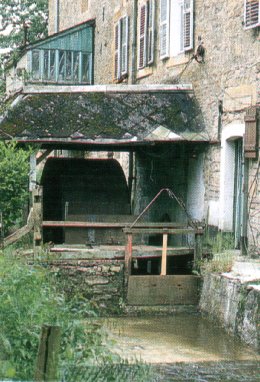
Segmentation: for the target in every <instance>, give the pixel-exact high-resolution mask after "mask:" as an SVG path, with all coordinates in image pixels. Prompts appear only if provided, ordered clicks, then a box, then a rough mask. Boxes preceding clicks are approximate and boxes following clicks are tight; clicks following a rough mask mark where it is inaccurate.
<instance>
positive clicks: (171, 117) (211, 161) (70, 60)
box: [2, 0, 260, 254]
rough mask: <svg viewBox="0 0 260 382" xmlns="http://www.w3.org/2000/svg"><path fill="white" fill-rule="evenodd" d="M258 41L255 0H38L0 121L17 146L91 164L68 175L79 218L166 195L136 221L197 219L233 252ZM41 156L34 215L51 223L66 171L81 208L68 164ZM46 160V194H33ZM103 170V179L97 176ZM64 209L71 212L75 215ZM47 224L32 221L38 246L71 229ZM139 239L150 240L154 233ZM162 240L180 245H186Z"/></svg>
mask: <svg viewBox="0 0 260 382" xmlns="http://www.w3.org/2000/svg"><path fill="white" fill-rule="evenodd" d="M259 44H260V2H259V0H231V1H228V2H227V1H224V0H211V1H210V2H207V4H205V2H203V1H202V0H196V1H195V0H158V1H157V0H133V1H128V0H110V1H107V0H102V1H99V2H97V1H94V0H74V1H73V2H71V1H69V0H50V1H49V37H48V38H47V39H45V40H43V41H39V42H37V43H35V44H33V45H32V46H30V47H29V48H28V51H27V52H26V54H25V55H24V56H23V57H22V58H21V60H20V62H19V63H18V64H17V66H16V68H13V69H12V70H10V75H9V79H8V81H7V92H8V94H9V95H12V96H13V94H14V93H15V92H18V91H19V92H20V95H19V97H20V98H21V99H20V102H19V103H17V105H16V106H14V108H13V109H12V110H11V112H10V113H9V116H8V117H7V118H6V119H5V120H4V121H3V123H2V125H3V128H2V129H3V130H4V131H5V129H6V131H7V132H8V134H10V135H13V136H15V137H16V138H17V139H18V140H19V141H23V142H38V143H41V145H42V148H44V149H48V150H50V151H52V150H56V151H55V152H56V153H57V151H58V152H60V151H61V150H63V153H64V152H65V151H66V153H74V154H75V152H78V153H81V154H82V153H83V154H82V155H83V156H85V158H88V161H91V159H92V160H96V161H97V162H96V164H97V166H100V173H99V175H98V176H97V175H95V171H96V169H95V166H94V169H93V168H92V169H91V168H90V167H91V166H92V164H93V162H89V163H88V164H87V165H86V166H87V167H86V168H85V170H82V171H83V172H84V171H86V174H90V173H91V174H92V175H91V176H90V175H88V176H90V177H91V182H92V183H93V182H94V183H95V184H96V186H95V187H92V190H91V192H92V193H93V199H92V202H90V203H89V204H90V205H91V206H90V207H89V208H90V209H89V210H88V207H87V206H86V205H85V207H84V208H83V210H84V214H85V213H86V211H87V213H88V214H92V215H95V216H96V215H98V214H99V215H102V214H103V215H108V214H111V215H114V216H118V215H122V214H123V215H132V216H138V215H139V214H140V213H141V212H142V211H143V209H144V208H146V207H147V206H148V205H149V203H150V201H151V200H152V199H153V198H154V196H155V195H157V193H159V192H160V190H162V189H170V190H171V191H172V195H174V196H173V198H174V200H170V199H171V198H169V197H168V196H167V195H164V196H162V197H161V198H158V200H157V201H156V203H154V206H153V207H152V208H151V209H149V210H148V212H147V214H146V215H145V219H146V220H147V221H150V222H155V221H157V222H178V223H181V224H187V223H189V221H195V220H196V221H199V222H203V225H204V226H205V229H206V232H207V233H208V234H210V235H211V234H212V233H214V232H215V234H216V233H217V232H218V231H220V232H224V233H225V232H228V233H231V236H232V240H233V245H234V247H235V248H239V249H241V251H243V253H246V254H249V253H250V254H259V244H260V232H259V227H260V190H259V187H260V186H259V117H258V114H259V113H258V112H259V102H260V92H259V89H260V62H259V57H260V47H259ZM84 153H85V154H84ZM74 154H73V155H74ZM81 154H80V155H81ZM74 156H75V155H74ZM98 158H99V160H101V159H100V158H103V160H104V161H105V160H106V159H107V158H109V160H110V163H112V162H113V161H114V162H113V163H114V164H113V165H111V166H110V165H109V166H108V167H107V164H106V163H105V162H104V163H103V165H101V164H100V162H98ZM104 158H106V159H104ZM111 158H114V159H111ZM74 159H75V160H76V158H74ZM51 160H52V162H53V163H52V164H51V163H50V162H49V165H48V166H47V165H46V167H45V169H44V172H43V180H42V182H43V185H45V191H44V195H45V200H46V201H48V203H47V206H46V205H45V206H44V207H43V213H44V214H45V217H44V220H48V221H55V220H62V221H63V220H66V218H67V217H68V208H69V207H68V206H69V205H72V200H70V196H71V195H72V192H73V190H72V188H70V187H68V183H69V181H68V179H70V181H71V182H73V184H74V185H75V188H77V189H81V190H82V191H81V192H79V195H78V201H80V200H82V203H83V204H84V202H83V195H85V194H84V193H85V192H86V188H84V187H85V186H82V185H80V184H81V183H82V182H81V180H82V179H81V178H80V173H79V174H78V176H76V175H75V174H76V171H74V170H73V163H72V162H71V163H69V160H67V164H66V166H67V168H68V170H67V172H66V171H65V170H64V168H65V167H66V166H65V167H64V166H63V165H60V164H59V163H58V162H59V159H55V158H54V159H51ZM60 160H61V159H60ZM77 160H78V162H77V166H79V167H80V166H81V164H80V161H81V160H82V159H77ZM55 161H56V163H55ZM71 161H72V159H71ZM47 163H48V162H47ZM74 163H76V162H74ZM118 163H120V164H121V165H122V168H118ZM56 165H57V166H58V167H57V168H60V170H59V182H58V183H59V185H60V186H59V187H60V188H59V189H58V186H57V187H56V189H55V190H53V189H51V191H46V190H48V189H50V188H51V186H50V184H51V182H52V181H53V179H52V172H53V171H54V170H53V168H56V167H55V166H56ZM59 166H61V167H59ZM88 166H90V167H88ZM113 166H114V167H113ZM48 167H49V171H50V172H48V170H47V169H48ZM122 169H123V173H124V174H125V180H123V181H120V182H121V183H120V186H118V188H117V189H112V188H111V189H110V196H108V195H107V196H106V199H102V196H100V199H97V200H99V202H100V203H98V204H99V206H100V205H102V203H103V206H104V208H103V210H102V211H100V210H99V209H98V208H96V209H95V208H93V200H94V197H95V196H96V195H97V194H98V192H100V188H101V189H102V187H103V186H101V184H102V182H103V184H104V187H103V189H104V190H105V189H106V188H108V186H109V184H110V180H109V179H112V178H113V176H115V179H118V182H119V179H123V177H122V173H121V171H122ZM62 171H64V172H62ZM104 172H105V173H106V174H111V176H112V178H111V177H110V176H108V177H107V180H106V181H105V180H104V179H102V175H100V174H103V173H104ZM54 173H55V171H54ZM116 174H118V175H116ZM53 176H54V175H53ZM86 176H87V175H86ZM55 177H56V178H55V179H57V173H56V175H55ZM66 177H67V181H66V180H64V179H65V178H66ZM48 179H52V181H51V180H48ZM93 179H94V180H93ZM44 182H46V183H44ZM115 182H117V181H116V180H115ZM83 183H84V182H83ZM62 184H63V186H62ZM118 184H119V183H118ZM99 186H100V187H99ZM48 187H49V188H48ZM48 192H50V193H49V194H48ZM104 192H105V191H104ZM53 193H55V195H56V196H55V197H56V203H55V206H56V208H58V209H59V208H60V209H59V212H57V213H55V208H53V207H52V206H51V200H53V199H52V195H53ZM123 194H125V195H127V196H125V200H126V202H125V203H124V202H123V199H124V197H123ZM115 195H117V196H118V197H119V195H120V196H122V200H121V199H120V198H119V199H120V200H121V201H122V203H123V204H122V205H123V207H122V209H121V210H120V209H119V210H118V208H119V206H118V205H117V201H116V199H115V200H114V201H113V202H111V203H112V205H114V211H112V212H111V211H110V212H109V207H108V205H109V203H108V200H112V199H113V196H115ZM110 197H111V198H112V199H110ZM72 199H73V197H72ZM113 203H114V204H113ZM76 204H77V203H76ZM76 204H75V206H74V207H73V208H74V209H73V211H72V212H73V213H72V215H74V219H78V220H81V219H82V216H79V215H80V213H79V212H80V211H81V210H82V204H81V207H79V206H78V205H76ZM96 204H97V203H96ZM119 204H120V203H119ZM59 205H60V207H58V206H59ZM48 206H49V207H48ZM50 206H51V207H50ZM66 206H67V207H66ZM110 207H111V204H110ZM89 211H92V212H89ZM71 219H72V217H71ZM115 219H118V217H117V218H115ZM125 220H126V219H125ZM132 221H133V219H132ZM55 229H56V231H55ZM55 229H54V228H53V227H45V228H44V232H45V233H44V235H45V238H46V239H45V240H46V241H48V240H52V241H53V240H54V239H55V237H59V239H58V242H62V241H64V237H66V238H67V239H66V240H72V242H75V241H76V242H77V240H81V239H79V238H80V237H81V235H83V237H84V233H82V231H78V237H77V238H75V237H74V238H72V237H73V233H71V232H72V231H73V229H72V228H69V229H67V231H66V229H65V231H66V232H65V233H64V231H63V228H62V229H61V227H59V228H58V230H57V228H55ZM71 230H72V231H71ZM64 235H65V236H64ZM91 235H92V236H91ZM116 235H117V234H115V233H113V234H111V235H110V239H111V237H113V238H114V236H116ZM91 237H92V239H93V232H92V231H91V230H90V231H89V232H88V239H89V238H91ZM71 238H72V239H71ZM113 238H112V239H111V240H114V239H113ZM82 240H83V241H84V240H86V237H84V239H82ZM120 240H121V239H120ZM120 240H119V241H120ZM144 240H146V241H147V240H148V242H151V243H152V242H153V241H154V242H155V243H160V240H159V241H158V238H157V237H156V235H154V236H153V235H150V237H148V238H145V239H144ZM170 243H171V244H173V245H184V246H186V247H187V246H189V245H191V243H192V239H191V238H190V236H189V235H187V236H186V237H185V238H183V237H179V236H178V238H176V239H171V240H170Z"/></svg>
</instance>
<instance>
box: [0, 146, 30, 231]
mask: <svg viewBox="0 0 260 382" xmlns="http://www.w3.org/2000/svg"><path fill="white" fill-rule="evenodd" d="M29 155H30V151H25V150H22V149H18V148H17V144H16V142H14V141H11V142H8V143H5V142H0V211H1V212H2V214H3V222H4V229H5V233H7V232H8V231H9V230H10V228H11V227H12V226H13V225H20V224H21V222H22V216H23V211H24V207H25V206H26V202H27V200H28V176H29V160H28V159H29Z"/></svg>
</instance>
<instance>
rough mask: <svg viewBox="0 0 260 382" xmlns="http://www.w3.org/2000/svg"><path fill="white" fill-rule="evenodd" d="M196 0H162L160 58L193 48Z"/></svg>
mask: <svg viewBox="0 0 260 382" xmlns="http://www.w3.org/2000/svg"><path fill="white" fill-rule="evenodd" d="M193 2H194V0H160V58H161V59H163V58H167V57H169V56H176V55H177V54H179V53H181V52H184V51H188V50H190V49H193V17H194V16H193Z"/></svg>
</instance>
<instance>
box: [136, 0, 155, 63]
mask: <svg viewBox="0 0 260 382" xmlns="http://www.w3.org/2000/svg"><path fill="white" fill-rule="evenodd" d="M154 15H155V6H154V0H148V1H146V3H145V4H144V5H143V6H142V7H141V10H140V24H139V59H138V67H139V69H142V68H144V67H145V66H147V65H150V64H152V63H153V60H154Z"/></svg>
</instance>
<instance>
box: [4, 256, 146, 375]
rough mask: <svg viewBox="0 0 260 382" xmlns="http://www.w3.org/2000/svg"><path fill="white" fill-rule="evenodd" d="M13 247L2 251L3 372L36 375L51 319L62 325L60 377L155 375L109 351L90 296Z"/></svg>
mask: <svg viewBox="0 0 260 382" xmlns="http://www.w3.org/2000/svg"><path fill="white" fill-rule="evenodd" d="M11 253H12V251H11V250H10V249H9V254H6V253H1V254H0V322H1V326H0V348H1V354H0V378H9V379H10V378H12V379H19V380H25V381H28V380H32V378H33V375H34V370H35V361H36V357H37V351H38V345H39V339H40V333H41V327H42V325H43V324H46V325H58V326H60V327H61V330H62V341H61V350H60V354H59V380H64V381H72V380H73V381H85V380H86V379H85V378H86V376H89V380H94V379H93V376H99V377H100V376H102V379H95V380H102V381H118V382H119V381H121V380H124V381H128V380H129V381H132V380H136V381H149V380H150V379H149V377H148V376H149V373H150V369H149V367H148V366H144V365H142V364H137V365H134V366H129V365H127V363H122V361H121V360H120V358H119V357H118V356H116V355H114V354H113V353H112V352H111V351H110V349H111V348H112V347H113V344H112V343H111V342H110V340H108V336H107V335H106V332H105V331H104V329H103V328H102V325H101V322H99V321H98V320H97V318H96V316H97V312H95V311H94V309H93V305H92V304H90V303H89V302H88V300H86V299H85V298H84V297H83V296H80V295H77V296H74V298H73V299H72V300H67V299H66V297H65V295H64V294H63V293H62V292H61V291H60V288H59V285H58V283H59V282H60V279H57V278H56V272H55V270H54V269H50V268H47V267H44V266H42V265H40V264H35V263H34V264H28V263H27V261H26V260H25V259H24V258H23V257H22V256H19V254H17V251H16V252H15V256H13V255H12V254H11ZM101 370H103V373H105V377H104V374H103V375H102V374H100V372H101ZM127 376H128V377H129V379H127ZM90 377H91V378H90ZM122 378H124V379H122Z"/></svg>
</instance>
